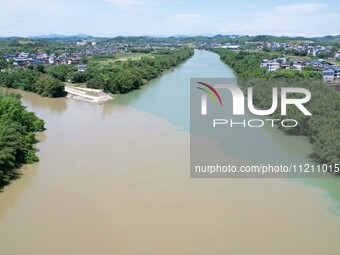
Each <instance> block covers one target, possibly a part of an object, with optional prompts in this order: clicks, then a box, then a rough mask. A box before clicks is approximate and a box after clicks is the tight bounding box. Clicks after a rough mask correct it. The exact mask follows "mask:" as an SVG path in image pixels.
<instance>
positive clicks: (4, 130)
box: [0, 94, 45, 188]
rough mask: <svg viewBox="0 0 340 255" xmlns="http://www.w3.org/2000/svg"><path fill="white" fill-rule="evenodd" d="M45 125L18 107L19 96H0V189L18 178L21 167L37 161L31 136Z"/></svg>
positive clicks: (33, 136)
mask: <svg viewBox="0 0 340 255" xmlns="http://www.w3.org/2000/svg"><path fill="white" fill-rule="evenodd" d="M44 125H45V123H44V121H43V120H42V119H39V118H38V117H37V116H36V115H35V114H34V113H32V112H28V111H27V110H26V107H24V106H23V105H22V104H21V102H20V96H18V95H14V94H7V95H5V94H0V188H1V187H3V186H4V185H6V184H8V183H9V182H10V181H11V180H13V179H14V178H16V177H17V176H18V175H19V172H18V170H17V169H18V168H19V167H20V166H21V165H23V164H29V163H34V162H37V161H38V157H37V156H36V155H35V153H34V148H33V144H34V143H35V142H36V138H35V134H34V133H35V132H38V131H43V130H44Z"/></svg>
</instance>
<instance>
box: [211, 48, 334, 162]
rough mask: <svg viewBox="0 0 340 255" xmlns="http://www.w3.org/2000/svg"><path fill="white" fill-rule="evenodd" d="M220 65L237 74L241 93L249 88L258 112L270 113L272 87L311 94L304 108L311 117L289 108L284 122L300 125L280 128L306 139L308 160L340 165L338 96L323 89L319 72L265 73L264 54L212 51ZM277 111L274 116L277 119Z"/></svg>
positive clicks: (326, 88) (323, 84)
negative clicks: (294, 121)
mask: <svg viewBox="0 0 340 255" xmlns="http://www.w3.org/2000/svg"><path fill="white" fill-rule="evenodd" d="M214 52H216V53H217V54H219V55H220V58H221V60H222V61H223V62H225V63H226V64H227V65H229V66H230V67H231V68H232V69H233V70H234V71H235V73H236V76H237V79H238V84H239V86H240V87H241V88H242V89H246V88H247V87H250V86H252V87H253V90H254V104H255V105H256V106H257V107H258V108H259V109H269V108H270V106H271V104H272V97H271V96H272V88H273V87H278V88H280V87H290V86H294V87H304V88H306V89H308V90H309V91H310V92H311V95H312V98H311V100H310V101H309V102H308V103H306V104H305V106H306V108H307V109H308V110H309V111H310V112H311V113H312V116H305V115H303V114H302V113H301V112H300V110H298V109H297V108H296V107H293V106H292V107H289V108H288V110H287V115H286V116H285V118H287V119H295V120H297V121H298V123H299V125H298V126H297V127H295V128H284V127H280V128H281V129H282V131H284V132H285V133H287V134H290V135H302V136H306V137H308V140H309V141H310V143H311V144H312V145H313V152H312V154H311V155H310V157H311V158H312V159H313V160H314V161H315V162H318V163H322V164H328V165H333V166H334V165H335V164H339V162H340V94H339V93H338V92H336V91H335V90H334V89H332V88H330V87H329V86H328V85H326V84H325V83H324V82H323V80H322V76H321V75H320V74H319V73H318V72H314V71H311V70H308V69H307V70H304V71H296V70H277V71H275V72H272V73H266V72H265V70H264V68H261V67H260V62H261V60H262V59H264V58H270V54H269V53H265V52H244V51H240V52H235V51H230V50H226V49H215V50H214ZM279 113H280V109H278V110H277V111H276V112H275V113H274V114H273V115H272V117H273V118H276V119H279V118H280V117H281V116H280V114H279Z"/></svg>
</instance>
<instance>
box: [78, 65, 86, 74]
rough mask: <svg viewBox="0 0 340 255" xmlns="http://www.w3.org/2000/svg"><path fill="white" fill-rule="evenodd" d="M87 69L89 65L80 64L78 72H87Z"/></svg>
mask: <svg viewBox="0 0 340 255" xmlns="http://www.w3.org/2000/svg"><path fill="white" fill-rule="evenodd" d="M86 69H87V65H78V72H85V71H86Z"/></svg>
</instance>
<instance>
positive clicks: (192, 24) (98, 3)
mask: <svg viewBox="0 0 340 255" xmlns="http://www.w3.org/2000/svg"><path fill="white" fill-rule="evenodd" d="M0 10H1V15H0V36H35V35H43V34H44V35H47V34H62V35H74V34H79V33H85V34H89V35H93V36H107V37H110V36H118V35H154V36H169V35H199V34H201V35H202V34H203V35H207V34H211V35H213V34H243V35H245V34H247V35H258V34H271V35H278V36H281V35H286V36H306V37H313V36H324V35H338V34H340V28H339V20H340V11H339V10H340V1H339V0H324V1H299V0H298V1H292V0H286V1H282V0H272V1H266V0H238V1H223V0H216V1H193V0H187V1H186V0H173V1H171V0H0Z"/></svg>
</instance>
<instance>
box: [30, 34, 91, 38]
mask: <svg viewBox="0 0 340 255" xmlns="http://www.w3.org/2000/svg"><path fill="white" fill-rule="evenodd" d="M27 38H30V39H65V38H92V36H91V35H87V34H83V33H80V34H76V35H58V34H49V35H37V36H29V37H27Z"/></svg>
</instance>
